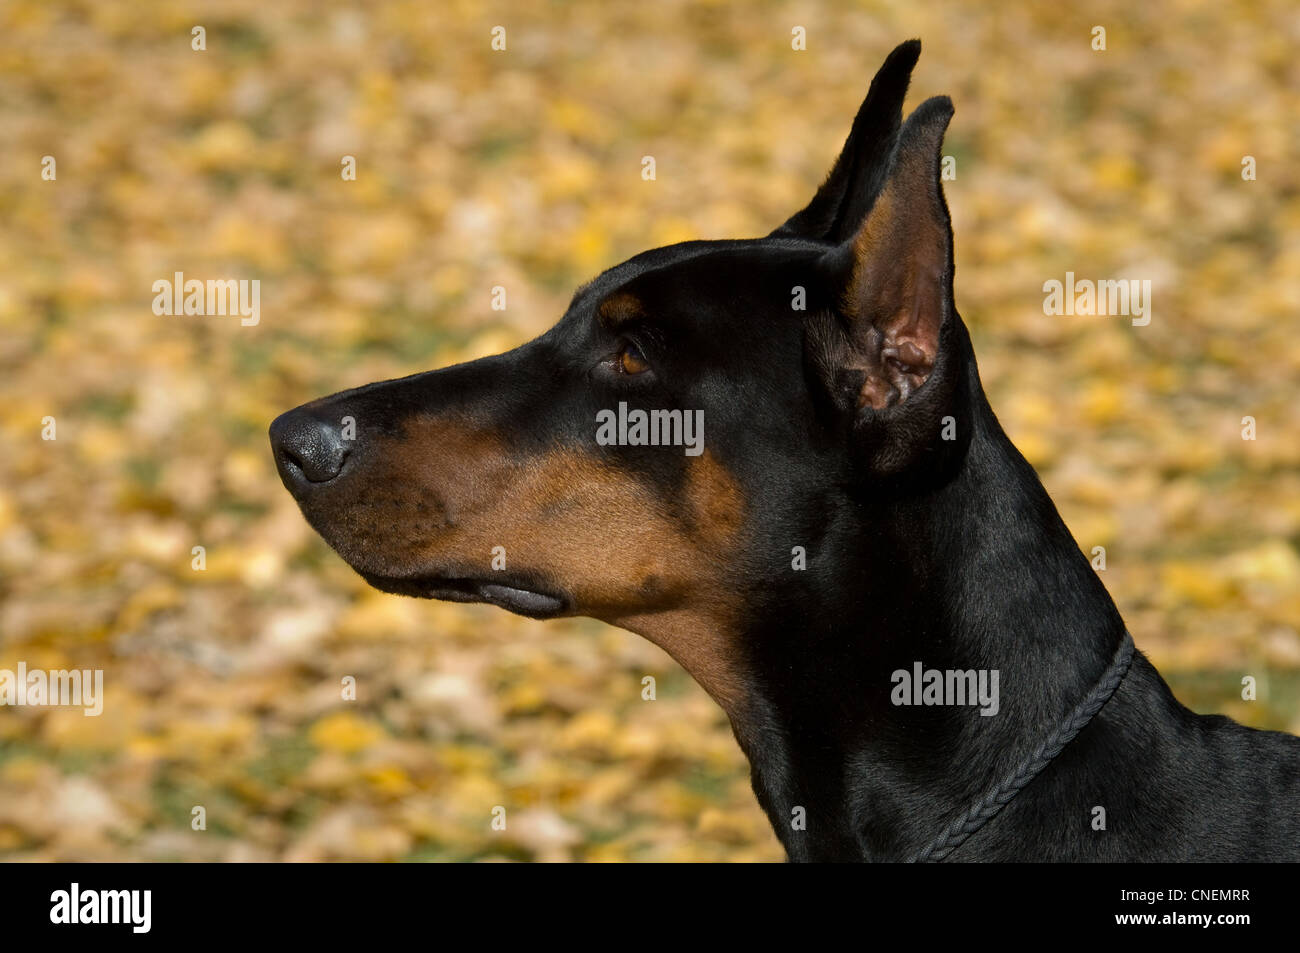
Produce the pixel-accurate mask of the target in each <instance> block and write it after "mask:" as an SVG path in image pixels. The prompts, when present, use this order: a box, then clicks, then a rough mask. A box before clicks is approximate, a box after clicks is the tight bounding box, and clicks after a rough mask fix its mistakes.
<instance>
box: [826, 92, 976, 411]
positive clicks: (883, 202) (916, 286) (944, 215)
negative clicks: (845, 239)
mask: <svg viewBox="0 0 1300 953" xmlns="http://www.w3.org/2000/svg"><path fill="white" fill-rule="evenodd" d="M951 115H952V107H951V105H950V104H948V102H947V100H946V99H943V98H939V99H934V100H929V101H927V102H926V103H924V104H922V106H921V107H920V108H918V109H917V111H916V112H915V113H913V114H912V116H910V117H909V118H908V121H907V124H906V125H905V126H904V128H903V131H902V133H901V134H900V135H899V141H898V148H897V151H896V153H895V156H894V162H893V166H892V168H891V172H890V176H889V179H888V181H887V182H886V184H885V187H884V189H883V190H882V192H881V193H880V196H879V197H878V198H877V199H876V201H875V203H874V204H873V206H872V208H871V211H870V213H869V214H868V215H867V219H866V221H865V222H864V223H863V224H862V227H861V228H860V229H859V230H858V232H857V234H856V235H855V236H854V237H853V239H852V240H851V243H850V254H849V257H850V259H851V262H852V265H851V273H850V275H849V278H848V281H847V282H846V284H845V286H844V291H843V295H842V298H841V302H840V304H841V311H842V313H843V315H844V317H845V318H846V319H847V322H848V327H849V342H850V346H849V348H848V354H847V355H846V360H847V362H848V367H847V368H846V369H851V370H854V371H858V372H860V373H861V374H862V383H861V387H860V389H859V392H858V398H857V405H858V407H859V408H863V407H870V408H872V409H875V410H882V409H884V408H887V407H893V406H895V405H897V404H900V403H903V402H904V401H906V400H907V399H908V398H909V397H911V395H912V394H913V393H914V392H915V391H916V390H917V389H918V388H920V387H921V385H923V384H924V383H925V382H926V381H927V380H928V379H929V377H930V374H931V372H932V371H933V370H934V365H935V361H936V360H937V358H938V354H939V340H940V331H941V330H942V328H943V323H944V321H945V320H946V318H947V313H948V310H949V308H948V303H949V301H950V297H951V288H950V273H951V255H952V250H951V248H952V244H951V242H952V238H951V236H952V231H951V228H950V225H949V222H948V210H947V206H946V205H945V204H944V201H943V194H942V192H941V191H940V187H939V147H940V145H941V144H942V140H943V132H944V129H945V128H946V127H947V123H948V119H949V118H950V117H951Z"/></svg>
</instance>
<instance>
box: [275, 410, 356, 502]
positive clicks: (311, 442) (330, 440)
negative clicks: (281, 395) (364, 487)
mask: <svg viewBox="0 0 1300 953" xmlns="http://www.w3.org/2000/svg"><path fill="white" fill-rule="evenodd" d="M271 447H272V450H273V452H274V453H275V463H276V467H277V469H278V470H279V471H280V477H281V479H283V480H284V481H285V483H286V484H290V483H293V484H296V485H301V484H302V483H304V482H305V483H328V482H329V481H331V480H333V479H335V478H336V477H337V476H338V475H339V474H340V473H342V472H343V464H344V462H345V461H346V460H347V458H348V452H349V449H350V448H349V445H348V442H347V441H345V440H344V439H343V430H342V427H341V426H340V425H339V424H338V423H336V422H334V421H331V420H326V419H323V418H321V417H317V416H316V415H315V414H313V413H310V412H307V411H303V410H291V411H289V412H288V413H287V414H282V415H281V416H279V417H277V418H276V420H275V422H274V423H273V424H271ZM292 488H293V487H292V486H290V489H292Z"/></svg>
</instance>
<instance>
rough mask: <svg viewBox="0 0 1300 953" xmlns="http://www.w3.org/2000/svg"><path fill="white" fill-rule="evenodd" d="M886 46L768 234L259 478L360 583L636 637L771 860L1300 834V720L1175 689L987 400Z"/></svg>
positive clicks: (354, 396)
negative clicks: (678, 669)
mask: <svg viewBox="0 0 1300 953" xmlns="http://www.w3.org/2000/svg"><path fill="white" fill-rule="evenodd" d="M919 53H920V43H919V42H916V41H911V42H908V43H904V44H903V45H901V46H900V47H898V48H897V49H896V50H894V51H893V53H891V54H890V56H889V57H888V59H887V60H886V61H885V63H884V65H883V67H882V68H881V70H880V72H879V73H878V74H877V75H876V77H875V79H874V80H873V81H872V83H871V88H870V91H869V93H868V95H867V98H866V100H865V101H864V102H863V104H862V107H861V109H860V110H859V112H858V114H857V117H856V119H855V120H854V122H853V127H852V130H851V132H850V134H849V137H848V140H847V142H846V143H845V145H844V149H843V152H842V154H841V155H840V157H839V159H838V160H837V161H836V163H835V165H834V167H833V168H832V170H831V172H830V175H829V176H828V177H827V179H826V181H825V183H824V184H823V185H822V187H821V188H820V189H819V190H818V192H817V194H816V196H815V197H814V198H813V199H812V201H811V202H810V203H809V204H808V206H807V207H806V208H804V209H803V210H802V211H800V212H798V213H797V214H796V215H794V216H793V217H792V218H791V219H789V221H787V222H786V223H785V224H784V225H782V226H781V227H779V228H777V229H776V230H775V231H774V232H772V233H771V234H770V235H768V236H766V237H764V238H758V239H753V240H732V241H690V242H684V243H682V244H678V245H673V246H670V247H667V248H659V249H655V250H653V251H647V252H644V253H642V254H639V255H637V256H636V257H634V258H631V259H629V260H628V261H626V262H624V263H623V264H621V265H617V266H616V267H614V268H611V269H610V270H608V271H606V272H605V273H604V274H602V275H600V276H599V277H598V278H596V279H595V280H593V281H591V282H590V283H588V284H586V285H584V286H583V287H582V288H580V289H578V291H577V293H576V294H575V295H574V297H573V300H572V303H571V304H570V305H569V308H568V311H567V312H566V313H565V315H564V317H563V318H562V319H561V320H560V322H559V323H558V324H557V325H555V327H553V328H551V330H550V331H548V332H546V333H545V334H543V335H542V336H541V337H539V338H537V339H536V340H534V341H531V342H529V343H527V344H524V345H523V346H521V347H519V348H516V349H515V350H513V351H510V352H508V353H505V354H500V355H496V356H493V357H487V358H483V359H482V360H476V361H472V362H470V363H466V364H460V365H457V366H454V367H449V368H446V369H443V370H438V371H432V372H428V373H423V374H416V375H414V376H411V377H405V378H402V379H400V380H393V381H384V382H380V383H375V384H370V385H367V386H364V387H359V388H357V389H355V390H348V391H344V392H342V393H339V394H335V395H334V396H331V397H325V398H322V399H320V400H316V401H313V402H311V403H309V404H305V405H303V406H302V407H299V408H297V409H296V410H292V411H290V412H288V413H286V414H284V415H283V416H281V417H279V418H278V419H277V420H276V421H275V422H274V423H273V424H272V426H271V442H272V446H273V448H274V453H275V460H276V464H277V466H278V469H279V472H280V476H281V478H282V479H283V481H284V484H285V486H286V487H288V489H289V491H290V492H291V493H292V494H293V496H294V497H295V499H296V500H297V501H298V503H299V505H300V506H301V508H302V512H303V514H304V515H305V516H306V518H307V520H308V521H309V522H310V523H311V525H312V526H313V527H314V528H315V529H316V530H317V531H318V532H319V533H320V534H321V535H322V536H323V537H324V538H325V539H326V540H327V541H328V542H329V544H330V545H331V546H332V547H333V548H334V549H335V550H337V551H338V553H339V554H340V555H341V556H342V557H343V558H344V559H345V560H347V562H348V563H350V564H351V565H352V567H353V568H354V569H355V570H356V571H357V572H358V573H360V574H361V575H362V576H363V577H364V578H365V579H366V580H367V581H368V582H369V583H371V584H372V585H374V586H376V587H378V588H379V589H382V590H385V591H387V592H394V593H401V594H404V595H410V596H419V597H423V598H432V599H447V600H452V601H456V602H487V603H492V604H494V605H497V606H500V607H502V608H505V609H508V610H510V611H512V612H516V613H519V614H521V615H525V616H531V617H533V618H552V617H556V616H564V615H585V616H592V617H595V618H597V619H603V620H605V621H606V622H609V623H611V624H613V625H616V626H621V627H623V628H625V629H629V630H631V631H633V632H636V633H639V634H641V635H643V636H645V637H646V638H648V639H650V640H651V641H653V642H655V643H656V644H658V645H659V646H661V647H663V648H664V649H665V650H666V651H667V652H668V653H669V654H671V655H672V656H673V658H675V659H676V660H677V661H678V662H679V663H680V664H681V665H682V666H683V667H684V668H685V669H686V670H687V671H688V672H690V674H691V675H692V676H694V678H695V679H696V680H697V681H699V683H700V684H701V685H702V686H703V687H704V688H705V689H706V690H707V691H708V692H709V694H710V695H711V696H712V697H713V698H714V699H716V700H717V702H718V703H719V704H720V705H721V706H722V708H723V709H724V710H725V711H726V713H727V715H728V717H729V718H730V720H731V724H732V727H733V729H734V731H735V734H736V738H737V740H738V741H739V743H740V745H741V747H742V748H743V749H744V751H745V754H746V755H747V756H748V757H749V760H750V763H751V766H752V776H753V784H754V790H755V792H756V794H757V796H758V799H759V801H760V802H761V804H762V806H763V808H764V810H765V811H766V812H767V814H768V816H769V818H770V819H771V822H772V825H773V827H774V828H775V829H776V832H777V836H778V837H779V838H780V840H781V842H782V844H783V845H784V846H785V849H786V851H787V853H788V855H789V857H790V858H791V859H793V860H863V859H869V860H905V859H922V860H925V859H941V858H942V857H943V856H946V855H948V854H951V855H952V857H953V859H955V860H965V861H1000V860H1073V861H1083V860H1169V861H1191V860H1210V859H1219V860H1233V861H1248V860H1282V859H1289V860H1297V859H1300V739H1297V738H1295V737H1292V736H1290V735H1285V734H1281V733H1277V732H1265V731H1255V730H1251V729H1247V728H1244V727H1242V726H1240V725H1238V724H1236V723H1235V722H1233V721H1231V720H1229V719H1227V718H1225V717H1222V716H1201V715H1197V714H1194V713H1192V712H1191V711H1190V710H1188V709H1187V708H1185V707H1183V706H1182V705H1181V704H1180V703H1179V702H1178V701H1176V700H1175V699H1174V697H1173V695H1172V694H1171V693H1170V691H1169V688H1168V687H1167V685H1166V684H1165V682H1164V680H1163V679H1162V678H1161V677H1160V675H1159V674H1158V673H1157V672H1156V670H1155V669H1154V668H1153V667H1152V666H1151V664H1150V663H1149V662H1148V661H1147V660H1146V659H1145V658H1144V657H1143V656H1142V655H1141V654H1140V653H1137V654H1134V653H1133V649H1132V643H1131V640H1130V638H1129V636H1128V634H1127V632H1126V630H1125V626H1124V622H1123V621H1122V620H1121V618H1120V615H1119V612H1118V610H1117V609H1116V607H1115V605H1114V603H1113V602H1112V601H1111V599H1110V597H1109V596H1108V594H1107V593H1106V590H1105V588H1104V587H1103V586H1102V584H1101V582H1100V581H1099V579H1098V576H1097V574H1096V573H1095V572H1094V571H1093V569H1092V567H1091V565H1090V563H1089V560H1088V558H1087V557H1086V556H1084V554H1083V553H1082V552H1081V551H1080V549H1079V547H1078V545H1077V544H1076V543H1075V541H1074V540H1073V539H1072V538H1071V536H1070V533H1069V531H1068V530H1067V529H1066V527H1065V525H1064V523H1063V522H1062V521H1061V518H1060V516H1059V515H1058V514H1057V511H1056V508H1055V507H1054V505H1053V504H1052V501H1051V499H1050V498H1049V497H1048V495H1047V492H1046V491H1045V490H1044V489H1043V486H1042V485H1041V483H1040V482H1039V481H1038V479H1037V477H1036V475H1035V473H1034V471H1033V469H1032V468H1031V467H1030V466H1029V464H1028V463H1027V462H1026V461H1025V459H1024V458H1023V457H1022V456H1021V455H1020V453H1019V452H1017V450H1016V449H1015V447H1013V446H1012V444H1011V442H1010V440H1009V439H1008V438H1007V436H1006V434H1005V433H1004V432H1003V430H1002V428H1001V427H1000V425H999V424H998V421H997V419H996V418H995V417H994V415H993V411H992V410H991V409H990V407H989V404H988V401H987V399H986V397H985V395H984V391H983V388H982V386H981V383H980V378H979V373H978V371H977V369H976V365H975V358H974V355H973V353H972V349H971V342H970V337H969V336H968V334H967V331H966V328H965V326H964V325H963V323H962V320H961V318H960V317H959V316H958V314H957V311H956V307H955V305H954V303H953V297H952V293H953V291H952V289H953V244H952V229H951V225H950V222H949V217H948V209H947V205H946V203H945V200H944V197H943V191H942V187H941V183H940V146H941V144H942V140H943V136H944V132H945V130H946V129H947V126H948V122H949V119H950V117H951V116H952V112H953V110H952V104H951V102H950V101H949V100H948V99H947V98H946V97H936V98H933V99H929V100H927V101H926V102H924V103H922V104H921V105H920V106H919V107H918V108H917V109H916V110H915V111H914V112H913V113H912V114H911V115H910V116H909V117H908V119H907V121H906V122H903V121H902V103H903V98H904V95H905V94H906V91H907V86H908V82H909V78H910V75H911V72H912V67H913V66H914V65H915V63H916V59H917V57H918V55H919ZM694 421H698V425H699V426H698V427H697V428H696V430H697V431H698V432H697V433H696V438H697V443H696V445H694V446H692V445H690V444H689V443H688V442H687V441H686V440H685V439H684V434H686V433H687V431H688V430H689V429H690V428H689V427H687V426H686V425H687V424H690V423H692V422H694ZM705 423H707V435H706V434H705V433H703V431H702V427H703V424H705ZM698 438H703V439H698ZM494 554H495V556H501V555H502V554H504V560H501V559H496V560H495V562H494ZM503 561H504V567H505V568H502V562H503ZM953 673H956V675H957V677H956V678H953ZM976 676H978V685H979V689H978V694H979V696H980V698H979V701H980V702H981V703H984V702H988V701H989V698H986V689H989V688H992V690H993V691H992V698H993V699H994V700H992V702H991V704H982V705H981V704H972V702H974V701H975V699H974V695H975V694H976V687H975V686H976V683H977V679H976ZM913 677H915V679H916V682H915V684H912V683H911V679H912V678H913ZM963 687H966V688H967V689H968V691H963ZM964 695H969V696H971V697H969V698H965V699H963V696H964ZM1098 709H1099V710H1098ZM936 838H938V840H937V841H936Z"/></svg>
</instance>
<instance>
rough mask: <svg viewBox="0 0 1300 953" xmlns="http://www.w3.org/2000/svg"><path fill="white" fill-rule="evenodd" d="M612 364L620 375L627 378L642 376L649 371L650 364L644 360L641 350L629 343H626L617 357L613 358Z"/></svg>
mask: <svg viewBox="0 0 1300 953" xmlns="http://www.w3.org/2000/svg"><path fill="white" fill-rule="evenodd" d="M614 363H615V365H616V366H617V367H618V370H619V372H620V373H623V374H627V375H629V376H631V375H636V374H644V373H645V372H646V371H648V370H650V362H649V361H647V360H646V359H645V355H644V354H642V353H641V349H640V348H639V347H637V346H636V345H635V344H634V343H632V342H631V341H628V342H627V343H626V344H624V345H623V346H622V348H620V349H619V352H618V356H617V357H615V358H614Z"/></svg>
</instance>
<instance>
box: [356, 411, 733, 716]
mask: <svg viewBox="0 0 1300 953" xmlns="http://www.w3.org/2000/svg"><path fill="white" fill-rule="evenodd" d="M380 458H381V459H383V460H384V461H385V463H384V468H385V469H386V470H389V472H390V473H391V474H392V475H391V476H390V477H387V478H382V477H381V478H380V480H381V482H389V483H391V484H394V485H400V486H402V487H405V489H404V490H402V491H401V492H404V493H405V494H406V495H407V497H408V499H411V500H415V499H420V498H425V499H428V500H430V501H435V500H436V507H437V509H439V510H440V511H442V512H445V514H446V520H447V523H448V525H446V526H445V527H442V528H440V529H439V530H438V531H436V532H433V533H430V534H429V537H428V538H427V539H424V540H421V541H420V543H419V544H418V546H417V547H416V551H414V552H411V553H409V554H408V558H409V560H410V561H411V562H412V563H414V564H415V565H416V566H418V567H420V569H421V571H431V572H445V573H447V574H449V575H474V576H490V574H491V569H490V568H489V567H490V561H491V558H492V555H491V554H492V549H493V547H495V546H504V547H505V550H506V565H507V569H508V570H509V569H517V570H520V571H524V572H530V571H531V572H536V573H538V574H540V575H541V576H542V577H543V578H545V579H548V580H550V581H552V582H553V583H554V584H555V585H556V586H558V587H559V588H561V589H563V590H564V591H565V592H566V593H567V594H568V595H569V596H570V597H571V598H572V599H573V601H574V609H575V611H576V612H577V613H580V614H582V615H590V616H593V617H595V618H598V619H602V620H604V621H606V622H609V623H611V624H613V625H618V626H620V627H622V628H626V629H628V630H630V631H632V632H636V633H638V634H639V635H642V636H644V637H646V638H648V639H649V640H650V641H652V642H654V643H655V644H656V645H658V646H660V647H661V648H663V649H664V650H665V651H666V652H668V654H669V655H671V656H672V657H673V658H674V659H676V660H677V661H678V663H679V664H681V665H682V667H683V668H685V669H686V670H687V671H688V672H690V673H691V675H692V676H693V677H694V678H695V679H696V680H697V681H698V682H699V683H700V684H701V685H702V686H703V687H704V688H705V690H706V691H708V692H709V693H710V694H711V695H713V697H714V698H715V699H717V700H718V701H719V703H720V704H722V705H723V707H724V709H727V710H728V711H730V710H731V709H732V708H733V706H735V705H737V704H739V703H740V702H741V700H742V698H743V694H744V693H743V689H742V685H743V678H742V673H741V672H740V670H739V669H740V665H741V662H740V654H739V653H738V652H737V650H736V640H737V639H738V637H739V631H740V614H741V608H742V607H741V604H740V600H739V597H738V595H737V593H738V592H739V590H740V587H739V585H737V584H736V583H735V582H734V581H729V573H730V572H731V571H733V570H734V568H735V567H736V565H737V559H736V558H735V554H736V549H737V547H738V546H739V545H740V538H741V533H742V531H743V528H744V521H745V515H746V509H745V502H744V497H743V495H742V493H741V491H740V488H739V486H738V485H737V483H736V482H735V480H734V478H732V476H731V475H730V473H728V472H727V470H726V468H725V467H723V466H722V465H721V464H720V463H719V462H718V461H717V460H716V458H714V457H713V456H711V455H710V454H708V453H705V454H702V455H701V456H699V457H693V458H690V460H689V462H687V464H686V466H687V468H688V469H687V477H686V486H685V489H684V491H683V492H681V494H680V500H679V501H678V502H677V505H676V506H674V505H672V501H670V500H667V499H664V498H662V497H660V496H658V495H656V494H655V493H654V492H653V490H652V489H651V488H649V487H647V486H646V485H645V484H643V483H641V482H639V481H638V480H636V479H635V478H634V477H633V476H631V475H630V474H627V473H625V472H623V471H621V470H619V469H618V468H616V467H613V466H610V465H608V464H606V463H603V462H602V461H600V460H599V459H597V458H596V457H594V456H592V455H590V454H588V453H584V452H581V451H576V450H567V449H566V450H557V451H553V452H550V453H547V454H545V455H541V456H530V457H516V456H514V455H512V453H511V452H510V451H509V449H508V448H507V447H506V446H504V445H503V443H502V441H500V440H499V439H498V438H496V437H494V436H490V435H483V434H477V433H471V432H465V431H462V430H460V428H451V427H449V426H448V425H447V424H446V423H441V424H439V423H436V422H427V423H426V422H416V423H413V424H411V425H410V426H409V427H408V432H407V434H406V437H405V439H403V440H401V441H395V442H394V443H393V444H392V446H391V447H388V448H384V449H383V451H382V452H381V454H380ZM412 571H413V572H414V571H417V570H416V569H415V568H414V567H413V569H412Z"/></svg>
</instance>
